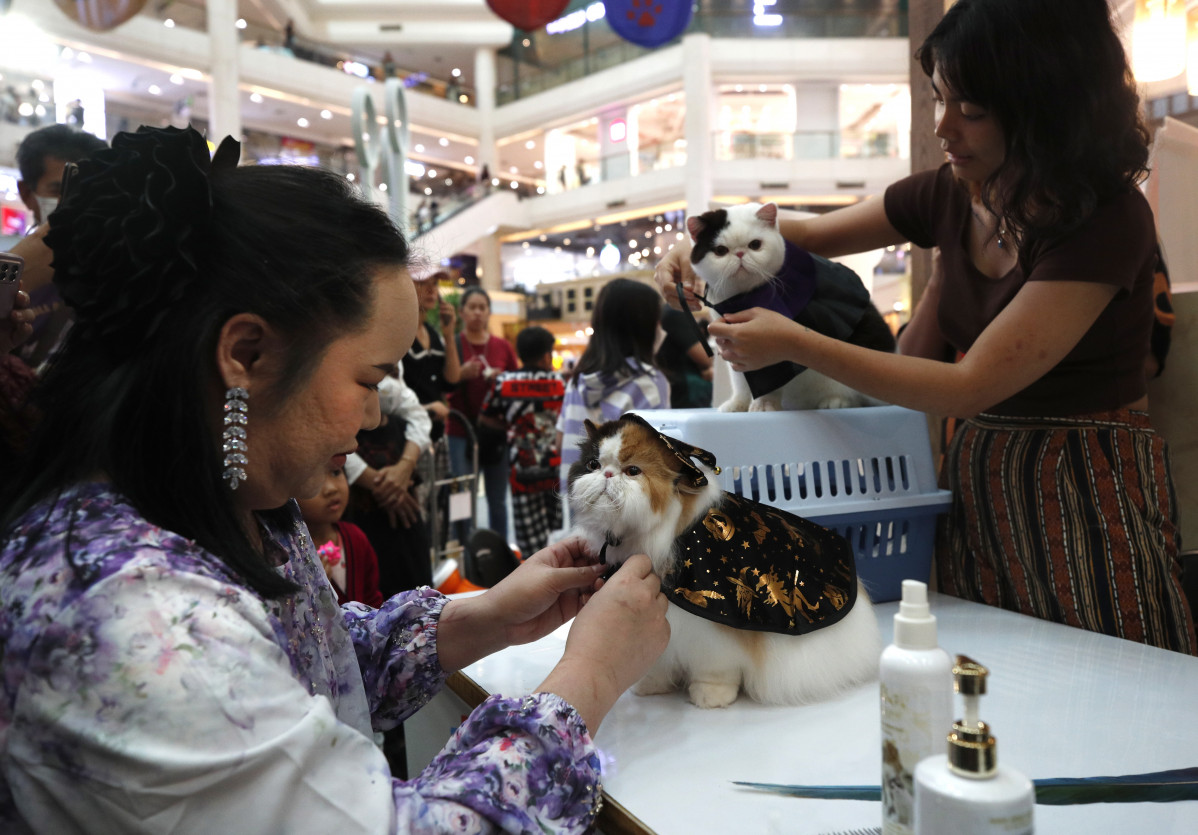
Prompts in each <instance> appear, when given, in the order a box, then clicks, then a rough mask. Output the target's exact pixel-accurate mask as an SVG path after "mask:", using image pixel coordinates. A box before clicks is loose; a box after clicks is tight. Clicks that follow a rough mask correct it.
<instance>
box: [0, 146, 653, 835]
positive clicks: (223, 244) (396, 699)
mask: <svg viewBox="0 0 1198 835" xmlns="http://www.w3.org/2000/svg"><path fill="white" fill-rule="evenodd" d="M237 153H238V147H237V143H235V142H233V141H232V140H226V141H225V142H223V143H222V144H221V145H220V147H219V148H218V150H217V152H216V155H215V156H214V157H213V159H212V160H211V162H210V161H209V156H208V149H207V145H206V143H205V141H204V139H203V137H201V136H200V135H199V134H198V133H196V132H195V131H193V130H186V131H180V130H175V129H170V128H168V129H146V128H143V129H142V130H141V131H139V132H138V133H136V134H119V135H118V136H117V137H116V138H115V139H114V141H113V145H112V150H110V151H104V152H100V153H98V154H97V155H96V156H95V158H94V159H92V160H89V161H85V162H83V163H80V165H79V168H78V173H77V175H76V176H74V177H73V178H71V179H70V180H69V182H68V184H67V186H66V191H65V195H64V197H63V200H62V202H61V204H60V206H59V208H58V209H57V210H56V211H55V212H54V213H53V214H52V215H51V217H50V227H51V228H50V234H49V236H48V237H47V243H48V245H49V246H50V247H51V249H52V250H53V252H54V267H55V270H56V274H55V282H56V283H57V284H58V286H59V289H60V291H61V293H62V295H63V298H64V299H65V300H66V302H67V303H68V304H70V305H71V306H73V307H74V308H75V312H76V315H77V321H76V325H75V327H74V328H73V329H72V330H71V332H70V334H69V335H68V337H67V341H66V344H65V345H64V347H63V349H62V351H61V353H59V354H58V355H57V356H56V357H55V358H54V360H53V361H52V363H51V365H50V367H49V369H48V371H47V373H46V375H45V377H44V379H43V381H42V382H41V383H40V388H39V389H38V390H37V392H36V393H35V399H36V402H37V403H38V404H39V405H40V407H41V408H42V410H43V413H44V418H43V420H42V422H41V424H40V426H39V429H38V434H37V436H36V437H35V438H34V440H33V442H32V445H31V448H30V454H29V457H28V459H27V460H26V461H24V462H23V463H22V465H21V468H20V469H19V471H18V478H17V479H16V480H15V481H14V484H15V485H16V486H15V488H14V491H13V492H11V493H10V494H9V495H7V496H5V497H3V500H2V501H0V507H2V508H3V511H2V516H0V831H4V832H29V831H32V830H34V829H35V828H36V829H37V830H38V831H46V832H83V831H87V832H112V833H133V832H143V833H149V832H214V831H242V832H301V831H302V832H341V833H348V832H412V833H434V832H445V831H462V830H467V831H482V830H485V829H490V828H492V827H494V828H504V829H508V830H512V829H515V830H519V831H537V832H542V831H555V832H558V831H560V832H582V831H584V830H586V829H588V828H589V827H590V826H591V824H592V823H593V821H594V817H595V813H596V810H597V807H598V803H599V797H600V783H599V777H600V774H599V760H598V756H597V754H596V751H595V748H594V745H593V744H592V742H591V738H590V733H593V732H594V730H595V729H596V727H597V726H598V724H599V722H600V721H601V720H602V719H603V717H604V715H605V714H606V712H607V711H608V709H609V708H610V707H611V705H612V704H613V703H614V701H615V699H616V698H617V697H618V696H619V694H620V693H621V692H622V691H623V689H624V688H626V687H627V686H628V685H629V684H631V683H632V682H633V681H635V680H636V679H637V678H639V676H640V675H641V673H642V672H643V671H644V670H645V669H647V668H648V666H649V664H651V663H652V661H653V659H654V658H655V657H656V654H657V653H659V652H660V651H661V650H662V649H663V648H664V646H665V643H666V640H667V637H668V626H666V624H665V608H666V602H665V599H664V598H663V597H662V596H661V594H660V582H659V580H658V579H657V578H656V577H655V576H654V575H653V574H652V572H651V570H650V567H649V563H648V559H647V558H642V559H641V560H639V561H636V562H635V563H629V564H628V565H626V566H625V567H624V568H622V569H621V571H620V572H618V573H617V574H616V575H615V576H614V577H613V578H612V579H611V580H610V581H608V582H607V583H606V584H603V583H600V582H597V580H598V578H599V576H600V574H601V572H602V570H603V566H598V565H596V564H595V560H594V559H593V557H592V556H591V555H589V554H587V553H585V552H584V550H583V549H582V547H581V546H580V545H579V543H578V542H577V541H572V542H567V543H562V544H559V545H557V546H555V547H553V548H551V549H546V550H544V551H541V552H539V553H538V554H535V555H533V556H532V557H531V558H530V559H529V560H528V561H527V562H526V563H525V564H524V565H522V566H521V567H520V568H519V569H518V570H517V571H515V572H513V573H512V574H511V575H510V576H509V577H508V578H506V579H505V580H504V581H503V582H502V583H500V584H498V585H496V586H495V587H494V588H493V589H490V590H488V591H487V592H486V593H485V594H482V595H480V596H478V597H475V598H470V599H463V600H454V601H448V600H447V599H446V598H444V597H443V596H441V595H439V594H438V593H436V592H435V591H432V590H431V589H428V588H422V589H418V590H416V591H411V592H404V593H401V594H398V595H396V596H395V597H392V598H391V599H390V600H387V601H386V602H385V603H384V604H383V605H382V607H381V608H379V609H373V608H370V607H368V606H365V605H364V604H360V603H347V604H346V605H344V606H340V607H339V606H338V605H337V603H336V597H335V596H334V593H333V590H332V588H331V586H330V585H329V582H328V580H327V578H326V576H325V573H324V570H323V568H322V567H321V563H320V561H319V559H318V557H317V555H316V553H315V552H314V550H313V546H312V541H311V538H310V536H309V535H308V532H307V528H306V527H305V526H304V524H303V521H302V519H301V517H300V514H299V510H298V507H297V505H296V502H295V501H294V499H293V497H301V498H306V497H310V496H313V495H315V494H316V492H317V491H318V489H319V487H320V485H321V483H322V482H323V480H324V477H325V473H326V472H327V471H328V470H329V469H330V468H338V467H341V466H342V465H343V464H344V462H345V457H346V454H347V453H349V452H352V451H353V449H354V447H355V440H354V439H355V435H356V434H357V433H358V431H359V430H362V429H369V428H371V427H373V426H375V425H377V424H378V422H379V404H378V396H377V387H378V385H379V383H380V382H381V381H382V379H383V377H384V375H385V374H386V373H387V370H388V369H389V368H391V367H392V366H393V365H394V364H395V363H396V362H397V361H398V360H399V358H400V357H401V356H402V354H403V353H404V351H406V350H407V348H408V347H409V346H410V345H411V344H412V336H413V333H414V331H415V316H416V306H415V294H414V291H413V288H412V283H411V279H410V278H409V276H408V274H407V269H406V266H407V261H408V249H407V244H406V242H405V241H404V239H403V237H402V235H400V233H399V232H398V230H396V228H395V227H394V225H393V224H392V223H391V221H390V220H389V219H388V218H387V216H386V215H385V213H383V212H381V211H380V210H379V209H378V208H377V207H376V206H374V205H373V204H371V203H369V202H368V201H365V200H363V199H362V198H361V197H360V196H358V195H357V194H355V193H354V192H353V191H352V189H351V187H350V186H349V185H347V184H346V182H345V180H344V178H342V177H339V176H337V175H335V174H333V173H331V172H325V171H320V170H317V169H307V168H300V167H297V166H251V167H244V168H238V167H236V161H237ZM629 566H631V567H629ZM584 604H585V608H584ZM575 616H576V617H575ZM571 617H575V622H574V625H573V627H572V628H571V631H570V636H569V640H568V641H567V646H566V650H565V654H564V655H563V658H562V661H561V663H560V664H559V665H558V666H557V667H556V668H555V669H554V670H553V671H552V672H551V673H550V675H549V677H548V678H547V679H546V680H545V681H544V682H543V683H542V684H541V685H540V687H538V688H537V689H536V691H535V692H533V693H531V694H528V695H525V694H521V696H520V697H519V698H514V699H513V698H505V697H502V696H493V697H492V698H490V699H488V700H486V701H485V702H483V704H482V705H480V706H479V707H478V709H476V710H475V712H474V713H473V714H471V716H470V717H469V718H467V719H466V720H465V721H464V722H463V723H462V725H461V726H460V727H459V728H458V729H457V731H456V733H455V735H454V737H453V739H452V741H451V743H450V745H449V746H448V747H447V748H446V750H445V751H443V752H442V753H441V754H440V755H438V756H437V757H436V758H435V759H434V761H433V763H432V764H431V765H430V766H429V768H428V769H426V770H425V772H424V773H422V774H420V775H417V776H415V778H414V779H412V780H410V781H400V780H394V779H392V778H391V776H390V773H389V769H388V765H387V761H386V759H385V758H384V756H383V753H382V752H381V751H380V750H379V748H378V747H377V746H376V745H375V744H374V740H373V735H374V734H375V733H376V732H379V731H385V730H387V729H389V728H392V727H394V726H395V725H397V724H398V723H399V722H402V721H403V720H404V719H405V718H406V717H407V716H409V715H411V714H412V713H413V712H415V711H416V710H417V709H418V708H420V707H421V706H422V705H423V704H424V703H425V702H427V700H428V699H429V698H431V696H432V695H433V694H434V693H435V692H436V690H437V689H438V688H439V687H440V686H441V685H442V684H443V683H444V681H445V678H446V676H447V675H448V674H449V672H451V671H453V670H456V669H459V668H461V667H462V666H464V665H467V664H470V663H472V662H473V661H475V660H477V659H478V658H480V657H482V656H483V655H486V654H487V653H489V652H492V651H494V650H496V649H499V648H501V647H504V646H507V645H508V644H512V643H522V642H526V641H530V640H535V639H536V638H538V637H540V636H542V635H545V634H547V633H548V632H549V631H551V630H552V629H554V628H556V627H557V626H559V625H561V624H562V623H563V622H564V621H566V620H567V619H569V618H571ZM547 775H552V779H548V777H547Z"/></svg>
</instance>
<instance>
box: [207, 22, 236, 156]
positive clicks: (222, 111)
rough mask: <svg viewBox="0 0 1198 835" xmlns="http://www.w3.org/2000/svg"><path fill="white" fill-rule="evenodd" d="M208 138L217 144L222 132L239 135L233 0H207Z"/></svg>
mask: <svg viewBox="0 0 1198 835" xmlns="http://www.w3.org/2000/svg"><path fill="white" fill-rule="evenodd" d="M207 9H208V45H209V46H208V48H209V55H210V57H211V64H210V70H209V72H210V78H211V80H210V81H209V82H208V138H209V139H210V140H211V141H213V142H215V143H217V144H218V145H219V144H220V141H221V140H222V139H224V138H225V137H226V136H232V137H233V138H234V139H240V138H241V96H240V94H239V93H238V90H237V84H238V82H239V81H240V78H241V71H240V68H239V66H238V50H239V48H240V46H241V39H240V37H239V36H238V34H237V33H238V31H239V30H238V29H237V0H208V3H207Z"/></svg>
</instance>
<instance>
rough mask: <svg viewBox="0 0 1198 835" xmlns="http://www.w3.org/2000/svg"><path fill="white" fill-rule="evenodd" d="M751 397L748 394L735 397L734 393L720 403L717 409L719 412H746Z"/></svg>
mask: <svg viewBox="0 0 1198 835" xmlns="http://www.w3.org/2000/svg"><path fill="white" fill-rule="evenodd" d="M751 402H752V398H750V397H749V396H748V395H746V396H744V397H737V396H736V395H735V394H734V395H732V396H731V397H729V398H728V399H727V400H725V401H724V402H723V403H721V404H720V408H719V411H721V412H747V411H749V404H750V403H751Z"/></svg>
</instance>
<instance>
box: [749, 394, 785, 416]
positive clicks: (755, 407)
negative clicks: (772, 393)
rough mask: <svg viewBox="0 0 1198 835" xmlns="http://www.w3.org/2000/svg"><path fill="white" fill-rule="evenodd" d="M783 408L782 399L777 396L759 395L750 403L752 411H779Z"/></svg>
mask: <svg viewBox="0 0 1198 835" xmlns="http://www.w3.org/2000/svg"><path fill="white" fill-rule="evenodd" d="M781 410H782V401H781V399H779V398H776V397H768V396H767V397H758V398H756V399H755V400H754V401H753V402H752V403H750V404H749V411H750V412H778V411H781Z"/></svg>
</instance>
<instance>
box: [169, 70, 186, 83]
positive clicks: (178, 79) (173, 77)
mask: <svg viewBox="0 0 1198 835" xmlns="http://www.w3.org/2000/svg"><path fill="white" fill-rule="evenodd" d="M182 83H183V76H181V75H179V73H177V72H176V73H171V84H182Z"/></svg>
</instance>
